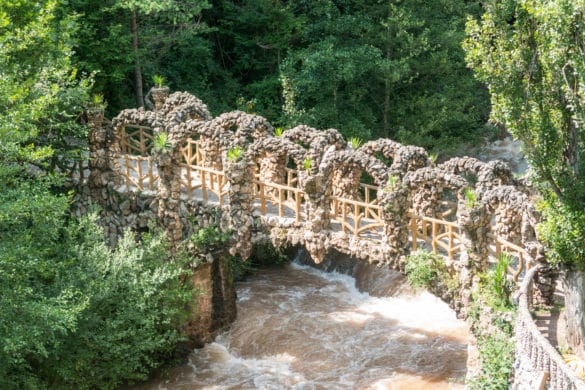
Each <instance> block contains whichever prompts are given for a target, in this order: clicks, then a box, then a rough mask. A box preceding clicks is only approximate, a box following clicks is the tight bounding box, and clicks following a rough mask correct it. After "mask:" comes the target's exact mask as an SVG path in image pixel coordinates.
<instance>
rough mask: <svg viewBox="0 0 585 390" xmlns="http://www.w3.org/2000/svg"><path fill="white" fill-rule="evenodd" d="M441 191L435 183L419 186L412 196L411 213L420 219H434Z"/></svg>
mask: <svg viewBox="0 0 585 390" xmlns="http://www.w3.org/2000/svg"><path fill="white" fill-rule="evenodd" d="M440 191H441V189H439V188H437V183H429V185H421V186H420V187H418V188H417V190H416V192H415V193H414V194H413V196H412V211H413V212H414V214H415V215H419V216H421V217H431V218H436V217H437V213H438V211H439V200H440V198H441V192H440Z"/></svg>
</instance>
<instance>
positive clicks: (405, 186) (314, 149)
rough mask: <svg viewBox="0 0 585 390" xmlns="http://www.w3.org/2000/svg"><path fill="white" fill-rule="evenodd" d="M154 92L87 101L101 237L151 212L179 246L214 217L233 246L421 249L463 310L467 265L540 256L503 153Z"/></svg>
mask: <svg viewBox="0 0 585 390" xmlns="http://www.w3.org/2000/svg"><path fill="white" fill-rule="evenodd" d="M153 96H154V97H155V108H154V110H152V111H145V110H142V109H128V110H124V111H122V112H121V113H120V114H119V115H117V116H116V117H115V118H113V119H112V121H111V123H110V122H108V121H104V118H103V113H101V114H100V113H99V112H97V113H96V112H89V113H88V118H89V121H90V125H91V133H90V142H89V150H90V158H89V167H88V168H89V169H88V170H84V169H81V176H82V177H81V179H82V181H85V180H87V182H88V184H89V185H88V186H87V188H88V191H89V194H87V196H89V198H90V199H91V201H92V202H94V203H98V204H100V205H102V206H103V209H104V210H105V214H104V215H105V217H104V218H105V221H106V222H105V225H106V228H107V229H108V234H109V235H110V236H111V239H112V240H115V237H117V236H118V234H119V233H120V231H121V229H123V228H124V227H126V226H131V227H133V228H135V229H141V228H145V227H146V226H147V225H148V223H149V222H151V221H153V220H156V221H158V223H159V224H160V225H162V226H163V227H164V229H165V230H166V233H167V236H168V237H169V239H170V241H171V243H175V244H176V243H178V242H180V241H181V240H182V239H183V238H184V237H185V235H186V234H189V232H193V231H194V230H197V229H198V228H199V227H200V226H206V225H209V224H212V223H217V224H219V225H220V226H222V228H224V229H226V230H230V231H231V232H232V239H231V242H230V245H229V250H230V252H231V253H232V254H239V255H241V256H242V257H243V258H247V257H248V256H249V254H250V251H251V247H252V244H253V243H254V242H256V241H261V240H270V241H271V242H272V243H273V244H274V245H275V246H277V247H280V246H285V245H297V244H300V245H303V246H304V247H305V248H306V249H307V250H308V251H309V253H310V254H311V257H312V258H313V259H314V260H315V261H316V262H320V261H321V260H322V259H323V258H324V257H325V255H326V254H327V252H328V251H330V250H337V251H339V252H341V253H346V254H348V255H350V256H354V257H357V258H359V259H363V260H365V261H368V262H371V263H377V264H380V265H388V266H391V267H393V268H395V269H402V266H403V261H404V258H405V256H406V255H407V254H409V253H410V252H411V251H414V250H416V249H417V248H419V247H426V248H428V249H429V250H432V251H434V252H436V253H440V254H442V255H444V256H445V259H446V261H447V265H448V268H449V270H450V272H452V273H453V274H455V273H456V274H457V275H458V277H459V279H460V280H459V281H460V286H461V288H462V289H461V291H462V294H461V298H462V299H461V302H459V303H458V304H456V305H455V309H456V310H457V311H458V312H459V313H460V314H461V312H463V313H462V315H464V316H465V315H466V313H465V310H466V308H467V307H468V303H469V300H470V291H471V288H472V285H473V277H474V275H477V273H478V272H485V271H486V270H487V267H488V266H489V263H490V261H493V260H494V259H495V258H497V257H499V255H500V254H501V253H504V252H505V253H507V254H509V255H510V256H511V257H512V258H513V259H514V261H513V262H512V264H511V266H510V269H509V272H510V277H511V278H513V279H514V281H515V282H519V278H521V277H522V275H524V274H525V273H526V272H525V271H526V270H528V269H530V268H532V267H533V266H535V265H538V264H541V263H542V262H543V260H544V256H543V254H544V251H543V248H542V245H541V244H540V243H539V242H538V240H537V237H536V230H535V226H536V224H537V223H538V221H539V215H538V213H537V212H536V211H535V209H534V207H533V206H532V204H531V202H530V200H531V192H530V189H529V188H528V187H526V186H525V185H523V183H520V182H518V181H517V180H515V179H514V178H513V176H512V173H511V171H510V169H509V167H508V166H507V165H506V164H505V163H503V162H500V161H492V162H489V163H484V162H481V161H479V160H477V159H474V158H469V157H463V158H453V159H450V160H448V161H446V162H443V163H441V164H436V163H434V162H433V161H432V160H431V159H430V158H429V156H428V155H427V152H426V151H425V150H424V149H422V148H419V147H415V146H405V145H401V144H399V143H397V142H395V141H392V140H390V139H379V140H376V141H370V142H366V143H364V144H363V145H360V142H358V140H351V142H347V141H346V140H344V139H343V137H342V136H341V134H340V133H339V132H338V131H336V130H335V129H327V130H316V129H313V128H310V127H308V126H304V125H301V126H297V127H294V128H291V129H287V130H284V131H283V130H282V129H274V128H273V127H272V125H271V124H270V123H269V122H268V121H267V120H266V119H265V118H263V117H261V116H257V115H253V114H248V113H244V112H241V111H234V112H229V113H225V114H222V115H220V116H217V117H215V118H214V117H212V116H211V115H210V113H209V111H208V109H207V107H206V105H205V104H204V103H203V102H201V101H200V100H199V99H197V98H196V97H194V96H192V95H190V94H188V93H184V92H177V93H173V94H171V95H170V96H168V94H163V95H162V96H159V95H157V94H154V93H153ZM122 198H123V200H122ZM536 281H537V282H538V279H536ZM541 282H542V280H541ZM537 285H538V287H539V289H537V291H536V292H537V293H539V294H542V295H548V294H550V293H552V290H551V288H552V286H550V285H549V286H546V283H537Z"/></svg>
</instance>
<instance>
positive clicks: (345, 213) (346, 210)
mask: <svg viewBox="0 0 585 390" xmlns="http://www.w3.org/2000/svg"><path fill="white" fill-rule="evenodd" d="M331 206H332V207H331V210H332V213H331V219H333V220H335V221H337V222H339V223H340V224H341V230H342V231H343V232H344V233H347V232H349V233H351V234H353V235H354V236H356V237H357V236H360V235H362V234H363V233H365V232H367V231H370V232H371V233H372V234H375V235H379V239H382V234H381V231H380V230H381V229H382V228H383V227H384V221H383V220H382V218H381V215H380V206H378V205H376V204H372V203H365V202H360V201H357V200H351V199H345V198H340V197H337V196H332V197H331ZM379 229H380V230H379Z"/></svg>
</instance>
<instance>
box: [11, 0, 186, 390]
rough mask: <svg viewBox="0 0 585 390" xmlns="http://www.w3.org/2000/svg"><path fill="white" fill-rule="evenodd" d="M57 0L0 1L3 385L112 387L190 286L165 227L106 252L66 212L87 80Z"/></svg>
mask: <svg viewBox="0 0 585 390" xmlns="http://www.w3.org/2000/svg"><path fill="white" fill-rule="evenodd" d="M59 6H60V4H58V2H56V1H52V0H45V1H34V2H33V1H16V2H14V1H0V388H3V389H13V388H30V389H37V388H75V389H77V388H113V387H115V386H117V385H118V384H120V383H122V382H125V381H132V380H137V379H143V378H145V377H146V375H147V374H148V373H149V372H150V370H151V369H152V368H154V367H156V366H158V365H159V364H160V363H161V361H164V359H165V357H167V356H168V354H169V353H170V352H171V351H172V350H173V348H174V347H175V345H176V343H177V341H178V340H179V339H180V337H181V336H180V334H179V332H178V327H179V324H180V321H181V319H182V316H183V313H184V312H185V311H186V310H185V309H186V307H185V304H186V302H188V301H189V300H190V299H189V298H190V295H191V292H189V291H188V290H186V289H185V287H184V286H183V285H182V284H181V283H180V279H179V275H181V274H183V271H182V270H183V267H182V265H181V264H179V263H178V262H170V261H164V260H165V259H168V255H167V254H166V253H167V251H166V249H167V248H166V245H165V243H164V241H163V240H162V239H161V238H160V236H143V237H142V241H140V242H139V243H137V242H136V240H135V237H134V235H133V234H128V235H127V236H126V237H125V238H124V239H123V240H121V243H120V244H119V246H118V247H117V248H116V249H115V250H114V251H112V250H111V249H110V248H109V247H107V246H106V245H105V244H104V241H103V234H102V232H101V230H100V229H99V228H98V227H97V224H96V220H95V217H90V216H88V217H85V218H83V219H81V220H79V221H78V220H76V219H72V218H70V217H69V213H70V211H69V207H70V199H71V196H70V195H69V194H68V193H67V192H66V190H65V189H64V187H63V176H62V173H60V172H63V170H64V169H66V168H67V167H68V166H70V165H71V163H72V162H73V161H74V160H75V159H77V158H79V154H80V152H81V151H83V145H84V142H83V141H84V139H85V137H86V130H85V128H84V127H83V126H82V125H81V124H80V121H79V120H78V117H79V115H80V113H81V112H82V107H81V106H82V104H84V103H85V102H87V100H88V99H87V97H88V90H89V87H90V85H91V80H90V79H89V78H88V77H84V76H82V75H80V74H79V73H78V72H77V69H76V68H75V67H74V66H73V65H72V63H71V45H72V44H73V36H72V34H74V33H75V29H74V27H75V23H74V22H75V20H74V19H72V18H64V17H56V16H55V15H56V14H58V11H59Z"/></svg>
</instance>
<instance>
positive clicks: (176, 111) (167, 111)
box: [158, 92, 211, 126]
mask: <svg viewBox="0 0 585 390" xmlns="http://www.w3.org/2000/svg"><path fill="white" fill-rule="evenodd" d="M158 113H159V114H160V115H162V116H163V117H164V118H165V121H166V122H167V123H168V124H169V125H170V126H172V125H177V124H180V123H184V122H187V121H188V120H190V119H196V120H200V121H208V120H210V119H211V114H210V113H209V110H208V108H207V105H206V104H205V103H203V102H202V101H201V100H200V99H198V98H197V97H195V96H193V95H191V94H190V93H187V92H175V93H173V94H171V95H170V96H169V97H168V98H167V99H166V100H165V102H164V104H163V106H162V108H161V109H160V110H159V111H158Z"/></svg>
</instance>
